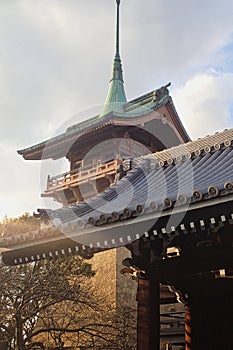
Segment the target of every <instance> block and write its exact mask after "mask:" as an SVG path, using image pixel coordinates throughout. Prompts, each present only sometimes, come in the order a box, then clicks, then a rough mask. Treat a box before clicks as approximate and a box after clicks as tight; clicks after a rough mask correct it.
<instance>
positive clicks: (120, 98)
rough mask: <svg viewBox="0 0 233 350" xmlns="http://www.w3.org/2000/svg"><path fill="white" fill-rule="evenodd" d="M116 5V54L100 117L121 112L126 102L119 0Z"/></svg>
mask: <svg viewBox="0 0 233 350" xmlns="http://www.w3.org/2000/svg"><path fill="white" fill-rule="evenodd" d="M116 3H117V18H116V52H115V57H114V61H113V69H112V77H111V80H110V86H109V90H108V95H107V98H106V101H105V105H104V109H103V111H102V113H101V114H100V117H102V116H103V115H105V114H107V113H109V112H113V111H115V112H119V113H120V112H123V109H122V104H123V103H124V102H126V101H127V100H126V96H125V90H124V81H123V73H122V66H121V58H120V49H119V41H120V40H119V22H120V11H119V7H120V0H116Z"/></svg>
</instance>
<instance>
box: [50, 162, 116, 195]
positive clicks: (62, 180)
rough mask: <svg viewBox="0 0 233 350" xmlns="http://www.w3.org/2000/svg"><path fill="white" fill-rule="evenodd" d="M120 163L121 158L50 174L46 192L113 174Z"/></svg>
mask: <svg viewBox="0 0 233 350" xmlns="http://www.w3.org/2000/svg"><path fill="white" fill-rule="evenodd" d="M120 163H121V160H119V159H115V160H113V161H111V162H108V163H97V164H96V165H95V166H93V165H90V166H86V167H81V168H78V169H75V170H72V171H70V172H66V173H63V174H61V175H57V176H53V177H50V176H48V181H47V190H46V192H50V191H53V190H54V189H58V188H61V187H64V186H68V185H74V184H75V183H77V185H78V184H81V183H83V182H86V181H88V180H89V179H97V178H100V177H104V176H105V175H108V174H109V175H112V174H114V173H115V172H116V169H117V167H118V165H119V164H120Z"/></svg>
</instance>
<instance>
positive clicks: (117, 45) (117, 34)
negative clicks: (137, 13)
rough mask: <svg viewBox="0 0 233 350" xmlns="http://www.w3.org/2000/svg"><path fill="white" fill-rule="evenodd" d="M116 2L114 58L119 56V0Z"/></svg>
mask: <svg viewBox="0 0 233 350" xmlns="http://www.w3.org/2000/svg"><path fill="white" fill-rule="evenodd" d="M116 2H117V23H116V56H120V53H119V22H120V14H119V6H120V2H121V1H120V0H116Z"/></svg>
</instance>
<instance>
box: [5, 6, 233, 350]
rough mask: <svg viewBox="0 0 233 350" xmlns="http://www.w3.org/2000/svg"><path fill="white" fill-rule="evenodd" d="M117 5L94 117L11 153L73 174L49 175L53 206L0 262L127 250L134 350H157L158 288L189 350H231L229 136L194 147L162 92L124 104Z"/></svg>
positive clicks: (8, 244) (232, 139) (232, 142)
mask: <svg viewBox="0 0 233 350" xmlns="http://www.w3.org/2000/svg"><path fill="white" fill-rule="evenodd" d="M119 5H120V1H119V0H117V26H116V27H117V30H116V55H115V58H114V63H113V73H112V78H111V81H110V87H109V93H108V96H107V99H106V103H105V105H104V108H103V110H102V112H101V113H100V115H98V116H94V117H92V118H90V119H88V120H87V121H85V122H82V123H79V124H76V125H73V126H71V127H69V128H68V129H67V130H66V131H65V132H64V133H63V134H61V135H59V136H57V137H55V138H52V139H50V140H48V141H45V142H42V143H40V144H37V145H34V146H32V147H29V148H26V149H24V150H21V151H19V153H20V154H21V155H22V156H23V157H24V159H31V160H33V159H41V160H42V159H58V158H61V157H67V159H68V160H69V161H70V171H69V172H67V173H66V174H62V175H57V176H55V177H49V178H48V185H47V189H46V190H45V192H44V193H43V196H49V197H52V198H54V200H56V201H58V202H60V203H61V204H62V207H61V208H60V209H56V210H50V209H41V210H39V216H40V217H42V218H44V219H49V225H47V226H45V227H44V228H42V229H41V230H37V231H31V232H28V233H25V234H20V235H15V236H13V237H4V238H2V239H1V246H2V247H5V249H6V250H5V251H3V252H2V254H1V257H2V261H3V263H5V264H10V265H18V264H22V263H27V262H32V261H37V260H41V259H47V258H56V257H60V256H61V257H62V256H67V255H75V254H80V255H82V256H85V257H92V256H93V255H94V254H97V253H99V252H103V251H108V250H112V249H114V248H116V247H119V246H125V247H126V248H127V249H128V251H129V252H130V257H128V258H127V259H125V260H124V261H123V264H124V266H125V269H126V270H127V271H128V272H130V273H131V274H132V275H133V277H135V278H136V279H137V281H138V293H137V302H138V327H137V328H138V347H137V350H159V337H160V317H159V303H160V294H159V293H160V284H161V283H162V284H163V285H165V284H166V285H169V288H170V289H172V290H173V292H174V293H175V295H176V297H177V300H179V301H180V302H181V303H183V304H184V305H185V317H186V319H185V344H186V350H206V349H211V350H219V349H224V350H232V344H233V335H232V331H231V330H232V324H233V299H232V295H233V294H232V293H233V235H232V225H233V162H232V157H233V147H232V146H233V129H230V130H224V131H222V132H216V133H215V134H214V135H211V136H206V137H204V138H201V139H198V140H194V141H191V140H190V139H189V137H188V135H187V133H186V131H185V129H184V127H183V125H182V123H181V122H180V119H179V117H178V115H177V112H176V110H175V107H174V105H173V102H172V99H171V96H170V95H169V92H168V86H163V87H161V88H159V89H156V90H154V91H152V92H150V93H147V94H145V95H143V96H140V97H138V98H136V99H134V100H132V101H129V102H127V101H126V95H125V92H124V85H123V75H122V68H121V61H120V54H119ZM105 142H107V144H108V147H106V148H105V147H104V148H103V147H102V145H103V143H105ZM98 145H101V146H100V147H97V146H98ZM92 150H93V152H92Z"/></svg>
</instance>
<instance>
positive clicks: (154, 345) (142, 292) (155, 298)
mask: <svg viewBox="0 0 233 350" xmlns="http://www.w3.org/2000/svg"><path fill="white" fill-rule="evenodd" d="M159 300H160V290H159V282H158V281H157V279H156V278H151V279H149V280H147V279H139V281H138V294H137V302H138V316H137V322H138V323H137V350H159V349H160V310H159Z"/></svg>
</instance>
